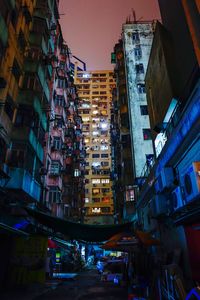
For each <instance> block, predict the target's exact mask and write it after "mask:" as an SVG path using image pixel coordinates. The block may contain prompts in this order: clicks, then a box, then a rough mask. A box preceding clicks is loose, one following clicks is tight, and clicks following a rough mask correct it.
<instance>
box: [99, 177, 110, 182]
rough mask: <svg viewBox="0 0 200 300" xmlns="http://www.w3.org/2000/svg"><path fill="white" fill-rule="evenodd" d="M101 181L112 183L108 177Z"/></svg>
mask: <svg viewBox="0 0 200 300" xmlns="http://www.w3.org/2000/svg"><path fill="white" fill-rule="evenodd" d="M101 183H110V179H108V178H104V179H101Z"/></svg>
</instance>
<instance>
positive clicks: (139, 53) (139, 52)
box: [134, 47, 142, 58]
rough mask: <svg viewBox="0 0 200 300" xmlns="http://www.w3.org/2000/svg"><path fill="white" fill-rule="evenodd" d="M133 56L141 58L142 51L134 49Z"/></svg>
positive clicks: (138, 48)
mask: <svg viewBox="0 0 200 300" xmlns="http://www.w3.org/2000/svg"><path fill="white" fill-rule="evenodd" d="M134 54H135V57H136V58H141V57H142V49H141V48H140V47H136V48H135V49H134Z"/></svg>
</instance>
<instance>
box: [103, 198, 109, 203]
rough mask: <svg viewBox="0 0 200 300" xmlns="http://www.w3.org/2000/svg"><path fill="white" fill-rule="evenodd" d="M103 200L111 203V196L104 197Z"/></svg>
mask: <svg viewBox="0 0 200 300" xmlns="http://www.w3.org/2000/svg"><path fill="white" fill-rule="evenodd" d="M102 202H104V203H109V202H110V197H102Z"/></svg>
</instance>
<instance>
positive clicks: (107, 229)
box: [26, 208, 132, 243]
mask: <svg viewBox="0 0 200 300" xmlns="http://www.w3.org/2000/svg"><path fill="white" fill-rule="evenodd" d="M26 210H27V211H28V213H29V215H30V216H32V217H33V218H35V219H36V220H37V221H38V222H39V223H41V224H43V225H45V226H47V227H49V228H51V229H53V230H54V231H55V232H59V233H62V234H64V235H66V236H68V237H69V239H76V240H82V241H86V242H96V243H98V242H103V241H106V240H108V239H109V238H111V237H112V236H113V235H115V234H118V233H120V232H124V231H128V230H130V229H131V227H132V223H131V222H130V223H125V224H113V225H89V224H81V223H75V222H71V221H68V220H66V219H61V218H57V217H53V216H51V215H49V214H46V213H44V212H41V211H39V210H34V209H30V208H26Z"/></svg>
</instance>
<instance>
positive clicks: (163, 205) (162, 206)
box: [150, 195, 168, 218]
mask: <svg viewBox="0 0 200 300" xmlns="http://www.w3.org/2000/svg"><path fill="white" fill-rule="evenodd" d="M167 213H168V205H167V199H166V197H165V196H164V195H155V196H154V197H153V198H152V199H151V201H150V216H151V217H152V218H157V217H159V216H161V215H165V214H167Z"/></svg>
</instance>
